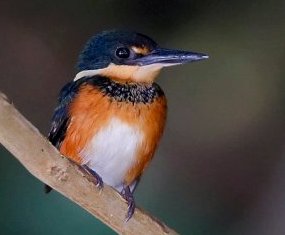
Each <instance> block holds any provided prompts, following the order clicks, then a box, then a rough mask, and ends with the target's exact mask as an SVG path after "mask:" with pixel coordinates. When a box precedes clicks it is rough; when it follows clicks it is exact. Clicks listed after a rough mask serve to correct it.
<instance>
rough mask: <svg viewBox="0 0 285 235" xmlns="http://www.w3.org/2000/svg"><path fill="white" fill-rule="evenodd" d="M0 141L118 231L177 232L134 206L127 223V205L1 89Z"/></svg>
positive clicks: (46, 180)
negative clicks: (55, 143)
mask: <svg viewBox="0 0 285 235" xmlns="http://www.w3.org/2000/svg"><path fill="white" fill-rule="evenodd" d="M0 143H2V144H3V146H4V147H5V148H6V149H7V150H8V151H10V152H11V153H12V154H13V155H14V156H15V157H16V158H17V159H18V160H19V161H20V162H21V163H22V164H23V166H24V167H25V168H26V169H27V170H28V171H29V172H30V173H31V174H32V175H34V176H35V177H36V178H38V179H39V180H41V181H42V182H44V183H46V184H48V185H50V186H51V187H52V188H54V189H55V190H57V191H58V192H60V193H61V194H63V195H64V196H65V197H67V198H69V199H70V200H72V201H73V202H75V203H77V204H78V205H79V206H81V207H82V208H84V209H85V210H87V211H88V212H89V213H90V214H92V215H93V216H95V217H96V218H98V219H99V220H101V221H102V222H103V223H105V224H106V225H107V226H109V227H110V228H112V229H113V230H114V231H116V232H117V233H119V234H137V235H140V234H141V235H145V234H154V235H156V234H157V235H159V234H169V235H174V234H177V233H176V232H175V231H174V230H172V229H170V228H168V227H167V226H166V225H165V224H163V223H162V222H160V221H159V220H158V219H156V218H154V217H152V216H151V215H149V214H147V213H146V212H144V211H143V210H142V209H139V208H137V209H136V211H135V214H134V216H133V217H132V218H131V219H130V220H129V221H128V222H127V223H126V222H125V216H126V212H127V205H126V203H125V201H124V199H122V197H121V196H120V195H119V194H118V193H117V192H116V191H115V190H114V189H112V188H111V187H109V186H106V185H105V186H104V189H103V190H102V191H100V190H98V189H97V188H96V186H95V185H94V183H93V182H92V179H91V178H90V177H89V176H88V175H87V174H84V173H83V172H82V171H81V170H80V169H79V167H78V166H76V165H75V164H73V163H72V162H70V161H69V160H68V159H66V158H65V157H63V156H62V155H60V153H59V152H58V151H57V149H56V148H54V146H52V145H51V144H50V143H49V141H48V140H47V139H46V138H44V137H43V136H42V135H41V134H40V132H39V131H38V130H37V129H36V128H35V127H34V126H33V125H32V124H31V123H30V122H29V121H28V120H27V119H25V117H23V116H22V115H21V113H20V112H19V111H17V110H16V109H15V108H14V106H13V105H11V104H10V103H9V102H8V100H7V97H6V96H5V95H4V94H2V93H0Z"/></svg>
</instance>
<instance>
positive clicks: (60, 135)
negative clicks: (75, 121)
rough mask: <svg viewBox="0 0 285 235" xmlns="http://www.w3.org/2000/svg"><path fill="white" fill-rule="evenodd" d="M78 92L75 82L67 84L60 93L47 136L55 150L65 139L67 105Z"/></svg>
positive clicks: (68, 118) (67, 122)
mask: <svg viewBox="0 0 285 235" xmlns="http://www.w3.org/2000/svg"><path fill="white" fill-rule="evenodd" d="M77 91H78V85H77V84H76V83H75V82H70V83H67V84H66V85H65V86H64V87H63V88H62V89H61V91H60V95H59V99H58V101H59V105H58V106H57V107H56V109H55V111H54V114H53V117H52V122H51V129H50V132H49V134H48V139H49V141H50V142H51V143H52V144H53V145H54V146H55V147H57V148H59V147H60V144H61V142H62V141H63V139H64V137H65V132H66V129H67V127H68V125H69V120H70V117H69V113H68V109H69V105H70V103H71V101H72V100H73V98H74V97H75V95H76V93H77Z"/></svg>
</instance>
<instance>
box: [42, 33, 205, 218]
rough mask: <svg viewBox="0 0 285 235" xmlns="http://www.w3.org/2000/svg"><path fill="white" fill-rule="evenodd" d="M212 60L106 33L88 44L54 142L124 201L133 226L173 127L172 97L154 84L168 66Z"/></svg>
mask: <svg viewBox="0 0 285 235" xmlns="http://www.w3.org/2000/svg"><path fill="white" fill-rule="evenodd" d="M207 58H208V56H207V55H206V54H202V53H196V52H190V51H182V50H173V49H166V48H163V47H160V46H158V44H157V43H156V42H155V41H153V40H152V39H151V38H149V37H148V36H146V35H143V34H140V33H137V32H132V31H124V30H111V31H103V32H101V33H99V34H97V35H95V36H93V37H92V38H91V39H90V40H89V41H88V42H87V43H86V45H85V47H84V48H83V50H82V52H81V54H80V55H79V59H78V63H77V74H76V75H75V77H74V79H73V80H72V81H70V82H69V83H67V84H66V85H65V86H64V87H63V88H62V89H61V91H60V95H59V99H58V102H59V104H58V106H57V107H56V109H55V111H54V115H53V118H52V123H51V129H50V132H49V135H48V139H49V140H50V142H51V143H52V144H53V145H54V146H55V147H56V148H58V150H59V151H60V153H61V154H62V155H64V156H66V157H67V158H68V159H70V160H72V161H73V162H75V163H77V164H78V165H79V166H80V167H82V168H83V169H84V170H86V171H87V172H88V173H89V174H91V175H92V176H93V177H94V178H95V179H96V182H97V186H98V187H99V188H102V187H103V183H105V184H107V185H109V186H111V187H113V188H114V189H115V190H117V191H118V192H119V193H120V194H121V195H122V197H123V198H124V199H125V200H126V203H127V205H128V211H127V213H126V220H127V221H128V220H129V219H130V218H131V217H132V215H133V213H134V211H135V200H134V195H133V193H134V191H135V189H136V186H137V184H138V182H139V181H140V178H141V176H142V174H143V172H144V170H145V169H146V167H147V166H148V165H149V163H150V161H151V159H152V158H153V155H154V153H155V150H156V148H157V145H158V142H159V140H160V138H161V136H162V133H163V129H164V126H165V121H166V113H167V102H166V98H165V95H164V92H163V90H162V89H161V88H160V86H159V85H158V84H157V83H155V79H156V77H157V76H158V74H159V72H160V70H161V69H162V68H163V67H168V66H173V65H179V64H184V63H188V62H194V61H199V60H204V59H207ZM50 190H51V188H50V187H49V186H46V192H49V191H50Z"/></svg>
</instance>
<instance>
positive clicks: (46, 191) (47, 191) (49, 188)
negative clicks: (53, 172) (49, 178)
mask: <svg viewBox="0 0 285 235" xmlns="http://www.w3.org/2000/svg"><path fill="white" fill-rule="evenodd" d="M44 190H45V193H49V192H50V191H51V190H52V187H50V186H48V185H47V184H45V186H44Z"/></svg>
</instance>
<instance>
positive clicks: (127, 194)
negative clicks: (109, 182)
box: [121, 186, 136, 222]
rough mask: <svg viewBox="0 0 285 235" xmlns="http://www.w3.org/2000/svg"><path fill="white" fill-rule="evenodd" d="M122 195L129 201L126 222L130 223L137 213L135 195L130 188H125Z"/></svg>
mask: <svg viewBox="0 0 285 235" xmlns="http://www.w3.org/2000/svg"><path fill="white" fill-rule="evenodd" d="M121 195H122V197H123V198H124V199H125V200H126V201H127V204H128V212H127V215H126V220H125V222H128V221H129V220H130V219H131V218H132V216H133V214H134V212H135V209H136V204H135V199H134V195H133V193H132V192H131V190H130V187H129V186H124V188H123V190H122V192H121Z"/></svg>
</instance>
